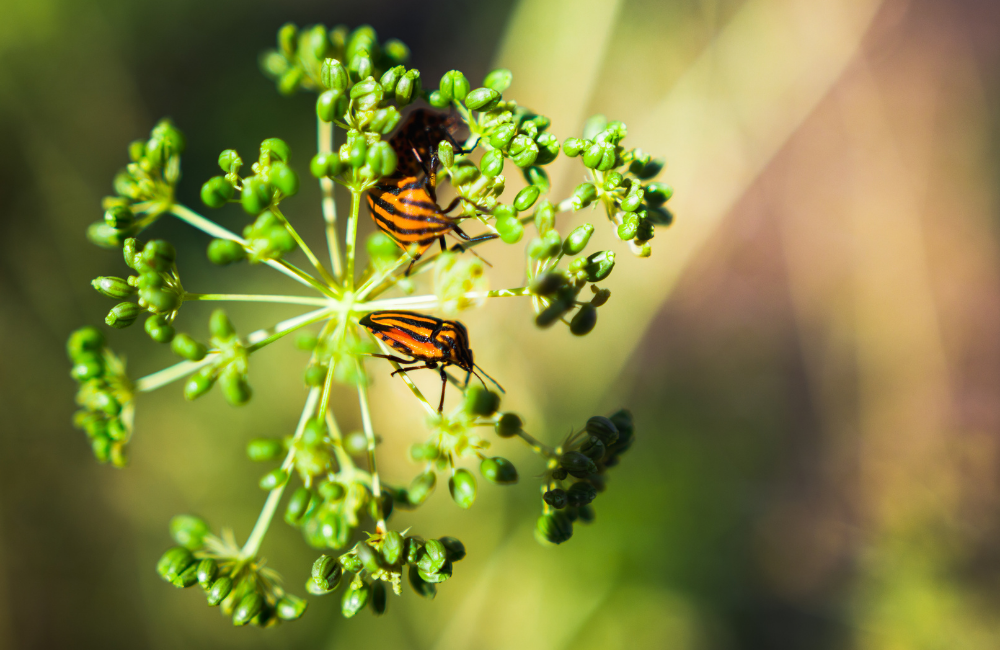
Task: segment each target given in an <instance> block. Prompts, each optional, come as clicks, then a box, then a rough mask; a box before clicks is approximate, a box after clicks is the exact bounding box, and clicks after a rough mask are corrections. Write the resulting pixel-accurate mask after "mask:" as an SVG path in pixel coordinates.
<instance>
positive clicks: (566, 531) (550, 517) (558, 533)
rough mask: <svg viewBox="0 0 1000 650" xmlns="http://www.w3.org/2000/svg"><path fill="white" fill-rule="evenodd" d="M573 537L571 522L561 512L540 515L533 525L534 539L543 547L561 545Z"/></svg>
mask: <svg viewBox="0 0 1000 650" xmlns="http://www.w3.org/2000/svg"><path fill="white" fill-rule="evenodd" d="M572 536H573V522H572V521H570V519H569V518H568V517H567V516H566V515H564V514H563V513H562V512H553V513H549V514H546V515H542V516H541V517H539V518H538V523H537V524H535V539H537V540H538V542H539V543H540V544H543V545H545V546H549V545H553V544H562V543H563V542H565V541H567V540H568V539H569V538H570V537H572Z"/></svg>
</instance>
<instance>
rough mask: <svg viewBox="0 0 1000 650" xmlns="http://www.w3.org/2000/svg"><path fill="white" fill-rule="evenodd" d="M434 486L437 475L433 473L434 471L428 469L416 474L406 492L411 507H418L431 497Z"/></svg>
mask: <svg viewBox="0 0 1000 650" xmlns="http://www.w3.org/2000/svg"><path fill="white" fill-rule="evenodd" d="M436 484H437V474H435V473H434V470H431V469H429V470H427V471H425V472H422V473H420V474H418V475H417V477H416V478H414V479H413V481H412V482H411V483H410V487H409V488H407V490H406V493H407V497H408V500H409V502H410V503H412V504H413V505H420V504H421V503H423V502H424V501H426V500H427V497H429V496H430V495H431V493H432V492H433V491H434V486H435V485H436Z"/></svg>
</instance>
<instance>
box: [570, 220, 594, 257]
mask: <svg viewBox="0 0 1000 650" xmlns="http://www.w3.org/2000/svg"><path fill="white" fill-rule="evenodd" d="M593 234H594V226H593V225H592V224H589V223H585V224H583V225H582V226H578V227H577V228H575V229H574V230H573V232H571V233H570V234H569V236H568V237H566V241H565V242H563V252H564V253H566V254H567V255H576V254H577V253H579V252H580V251H582V250H583V249H584V248H586V247H587V243H588V242H590V236H591V235H593Z"/></svg>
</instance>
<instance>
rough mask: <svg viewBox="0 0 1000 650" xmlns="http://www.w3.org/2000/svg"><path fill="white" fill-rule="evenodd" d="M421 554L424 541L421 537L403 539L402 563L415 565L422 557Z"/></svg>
mask: <svg viewBox="0 0 1000 650" xmlns="http://www.w3.org/2000/svg"><path fill="white" fill-rule="evenodd" d="M439 541H440V540H439ZM442 543H444V542H442ZM423 552H424V540H423V538H422V537H419V536H416V535H414V536H411V537H406V538H404V539H403V562H405V563H407V564H416V562H417V560H419V559H420V557H421V556H422V555H423Z"/></svg>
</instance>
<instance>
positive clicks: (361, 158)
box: [347, 136, 368, 169]
mask: <svg viewBox="0 0 1000 650" xmlns="http://www.w3.org/2000/svg"><path fill="white" fill-rule="evenodd" d="M367 155H368V142H367V141H366V140H365V138H364V137H363V136H358V137H355V138H354V139H353V140H352V141H351V142H350V143H349V148H348V154H347V160H348V163H349V164H350V165H351V167H354V168H355V169H357V168H359V167H361V166H362V165H364V164H365V161H366V157H367Z"/></svg>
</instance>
